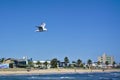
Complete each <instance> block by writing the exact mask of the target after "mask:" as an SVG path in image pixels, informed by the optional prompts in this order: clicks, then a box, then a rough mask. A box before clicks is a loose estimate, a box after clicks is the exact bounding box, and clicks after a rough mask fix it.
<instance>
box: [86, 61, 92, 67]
mask: <svg viewBox="0 0 120 80" xmlns="http://www.w3.org/2000/svg"><path fill="white" fill-rule="evenodd" d="M87 64H88V66H89V69H90V68H91V65H92V60H91V59H88V61H87Z"/></svg>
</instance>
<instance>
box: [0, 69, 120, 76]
mask: <svg viewBox="0 0 120 80" xmlns="http://www.w3.org/2000/svg"><path fill="white" fill-rule="evenodd" d="M91 72H103V71H102V70H97V69H95V70H89V69H43V70H42V69H40V70H31V71H27V70H22V71H2V70H1V71H0V75H24V74H55V73H58V74H63V73H91ZM104 72H120V69H108V70H105V71H104Z"/></svg>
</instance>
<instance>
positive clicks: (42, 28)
mask: <svg viewBox="0 0 120 80" xmlns="http://www.w3.org/2000/svg"><path fill="white" fill-rule="evenodd" d="M45 26H46V24H45V23H41V25H40V26H36V27H37V30H35V31H36V32H43V31H47V28H45Z"/></svg>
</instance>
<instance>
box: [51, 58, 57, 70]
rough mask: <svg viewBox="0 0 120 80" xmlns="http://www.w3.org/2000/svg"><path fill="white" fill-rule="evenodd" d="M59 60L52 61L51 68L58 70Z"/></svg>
mask: <svg viewBox="0 0 120 80" xmlns="http://www.w3.org/2000/svg"><path fill="white" fill-rule="evenodd" d="M57 61H58V60H57V58H54V59H52V60H51V68H57Z"/></svg>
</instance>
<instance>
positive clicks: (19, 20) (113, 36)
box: [0, 0, 120, 62]
mask: <svg viewBox="0 0 120 80" xmlns="http://www.w3.org/2000/svg"><path fill="white" fill-rule="evenodd" d="M41 22H45V23H46V28H47V29H48V31H47V32H43V33H38V32H35V29H36V27H35V26H36V25H39V24H40V23H41ZM104 52H105V53H106V54H107V55H109V56H114V57H115V60H116V62H120V0H0V58H2V57H6V58H9V57H12V58H22V57H23V56H28V58H31V57H32V58H33V59H34V60H47V59H52V58H58V59H59V60H61V61H62V60H63V59H64V57H65V56H67V57H68V58H69V59H70V61H73V60H77V59H81V60H82V61H83V62H85V61H87V60H88V59H92V60H93V61H97V57H98V56H101V55H102V54H103V53H104Z"/></svg>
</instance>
